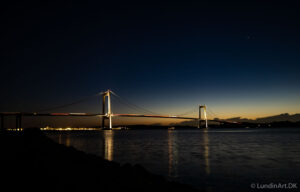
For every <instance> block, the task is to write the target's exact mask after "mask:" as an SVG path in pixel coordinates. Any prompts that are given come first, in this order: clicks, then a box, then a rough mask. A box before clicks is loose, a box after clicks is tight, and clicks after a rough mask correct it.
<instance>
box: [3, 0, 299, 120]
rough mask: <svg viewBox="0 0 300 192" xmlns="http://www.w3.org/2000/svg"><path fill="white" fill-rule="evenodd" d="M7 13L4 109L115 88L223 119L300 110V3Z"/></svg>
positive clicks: (35, 8)
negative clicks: (199, 107) (200, 108)
mask: <svg viewBox="0 0 300 192" xmlns="http://www.w3.org/2000/svg"><path fill="white" fill-rule="evenodd" d="M283 3H285V2H283ZM1 9H2V10H1V12H2V16H1V17H2V19H1V20H2V27H1V28H2V30H1V32H2V35H1V77H0V80H1V81H0V82H1V83H0V86H1V95H0V104H1V111H35V110H38V109H41V108H47V107H51V106H55V105H60V104H64V103H68V102H72V101H76V100H78V99H81V98H82V97H85V96H89V95H92V94H95V93H97V92H100V91H103V90H106V89H108V88H110V89H112V90H114V91H115V92H116V93H118V94H119V95H121V96H123V97H125V98H127V99H128V100H130V101H132V102H133V103H136V104H137V105H141V106H143V107H145V108H147V109H150V110H152V111H157V112H161V113H167V114H170V113H171V114H178V113H179V114H180V113H181V112H185V111H186V110H189V109H190V108H192V107H194V106H196V105H198V104H206V105H207V106H208V107H210V108H211V109H212V110H213V111H214V112H215V113H216V114H218V115H219V116H220V117H232V116H243V117H250V118H254V117H258V116H267V115H273V114H278V113H284V112H289V113H297V112H300V111H299V107H300V99H299V98H300V88H299V82H300V77H299V72H300V65H299V61H300V56H299V53H300V49H299V44H300V35H299V34H300V22H299V18H300V17H299V14H300V13H299V10H298V9H297V6H296V5H293V4H288V3H285V4H276V3H274V2H270V1H269V2H264V1H248V2H246V1H242V2H241V1H237V2H225V1H219V2H218V1H207V2H200V1H198V2H197V3H191V2H186V1H182V2H179V1H173V2H166V1H164V2H160V3H157V4H156V3H146V2H144V3H143V2H140V3H130V2H127V1H126V2H125V1H123V2H122V3H118V2H112V3H99V2H98V3H95V2H88V1H84V3H78V2H75V1H56V2H55V1H51V3H30V2H29V3H28V2H26V3H24V2H13V1H11V2H10V3H9V4H6V5H4V6H2V8H1ZM99 107H100V105H99V106H97V102H96V101H95V102H94V103H89V104H87V105H85V107H84V106H81V107H79V108H77V109H76V110H79V111H84V112H99ZM66 110H68V109H66ZM69 110H70V109H69Z"/></svg>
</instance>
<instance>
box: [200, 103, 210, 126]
mask: <svg viewBox="0 0 300 192" xmlns="http://www.w3.org/2000/svg"><path fill="white" fill-rule="evenodd" d="M201 109H203V117H204V121H205V128H208V124H207V116H206V106H205V105H199V118H198V128H200V127H201V121H202V120H201Z"/></svg>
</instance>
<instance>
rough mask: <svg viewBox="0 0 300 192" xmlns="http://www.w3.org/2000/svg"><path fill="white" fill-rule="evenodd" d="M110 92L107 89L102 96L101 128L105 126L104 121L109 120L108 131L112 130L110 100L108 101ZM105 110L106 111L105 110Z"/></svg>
mask: <svg viewBox="0 0 300 192" xmlns="http://www.w3.org/2000/svg"><path fill="white" fill-rule="evenodd" d="M110 94H111V91H110V90H109V89H108V90H107V91H106V92H104V93H103V94H102V114H103V115H105V116H103V117H102V128H104V126H105V119H108V120H109V129H112V115H113V114H112V112H111V99H110ZM106 98H107V106H106ZM106 108H107V110H106Z"/></svg>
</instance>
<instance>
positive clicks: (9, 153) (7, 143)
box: [0, 128, 202, 192]
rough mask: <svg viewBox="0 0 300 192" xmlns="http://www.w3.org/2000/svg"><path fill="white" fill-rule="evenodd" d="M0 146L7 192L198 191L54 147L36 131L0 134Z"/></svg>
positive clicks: (135, 168)
mask: <svg viewBox="0 0 300 192" xmlns="http://www.w3.org/2000/svg"><path fill="white" fill-rule="evenodd" d="M0 142H1V152H2V155H1V156H2V167H3V168H5V169H4V170H3V171H2V174H3V175H4V176H5V178H4V179H2V183H3V184H4V185H2V188H3V189H4V188H6V187H7V189H9V190H10V191H14V190H23V191H24V190H27V189H28V190H30V191H45V190H49V191H94V190H98V191H99V190H100V191H101V190H103V191H106V190H107V191H139V192H140V191H155V190H162V191H191V192H192V191H200V190H198V189H195V188H193V187H191V186H189V185H186V184H181V183H177V182H173V181H168V180H167V179H165V178H164V177H163V176H160V175H155V174H152V173H150V172H149V171H147V170H146V169H145V168H144V167H142V166H141V165H130V164H125V165H122V166H121V165H120V164H119V163H117V162H114V161H108V160H105V159H103V158H102V157H99V156H96V155H92V154H87V153H85V152H82V151H78V150H76V149H75V148H73V147H67V146H64V145H62V144H58V143H55V142H54V141H53V140H51V139H50V138H48V137H47V136H45V135H44V133H43V132H42V131H40V130H38V129H33V128H31V129H26V130H24V131H22V132H10V131H1V133H0ZM201 191H202V190H201Z"/></svg>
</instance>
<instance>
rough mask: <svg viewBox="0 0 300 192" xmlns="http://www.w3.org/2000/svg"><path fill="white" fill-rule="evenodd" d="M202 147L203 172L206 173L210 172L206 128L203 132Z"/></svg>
mask: <svg viewBox="0 0 300 192" xmlns="http://www.w3.org/2000/svg"><path fill="white" fill-rule="evenodd" d="M203 147H204V154H203V155H204V166H205V172H206V174H207V175H209V174H210V164H209V161H210V159H209V138H208V132H207V130H204V132H203Z"/></svg>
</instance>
